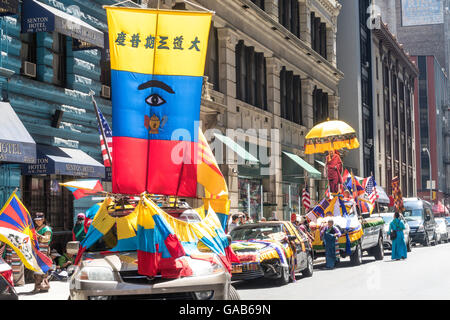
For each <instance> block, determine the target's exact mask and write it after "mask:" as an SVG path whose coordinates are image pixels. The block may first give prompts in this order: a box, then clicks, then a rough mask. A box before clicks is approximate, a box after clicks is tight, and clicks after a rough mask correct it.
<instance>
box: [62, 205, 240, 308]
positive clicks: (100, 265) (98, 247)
mask: <svg viewBox="0 0 450 320" xmlns="http://www.w3.org/2000/svg"><path fill="white" fill-rule="evenodd" d="M172 211H173V210H172ZM171 213H173V214H174V216H175V213H174V212H171ZM183 213H185V214H184V218H183V217H182V218H181V219H182V220H184V221H191V222H192V221H196V216H195V215H193V214H192V212H190V211H189V212H184V211H182V212H178V217H179V216H182V215H183ZM116 227H117V226H116V225H115V226H114V227H113V228H112V229H111V230H110V231H109V232H108V233H106V234H105V235H104V236H103V238H101V239H100V240H99V241H97V243H96V244H94V245H93V246H92V247H91V248H90V249H89V250H88V251H87V252H85V253H84V254H83V256H82V258H81V261H80V263H79V265H78V266H77V268H76V270H75V271H74V274H73V275H72V277H71V279H70V296H69V299H70V300H130V299H133V300H141V299H146V300H147V299H152V300H239V299H240V298H239V294H238V293H237V291H236V290H235V289H234V287H233V286H232V285H231V275H230V273H229V272H228V270H227V269H226V268H225V266H224V265H223V263H222V262H221V260H220V258H219V257H218V256H217V255H216V254H214V253H212V252H211V251H209V252H202V254H204V255H205V259H204V260H203V259H202V260H199V259H193V258H191V257H188V256H183V257H180V258H178V259H176V261H177V262H179V263H182V264H188V265H189V266H190V267H191V269H192V271H193V275H191V276H187V277H180V278H177V279H165V278H163V277H162V276H161V275H157V276H155V277H147V276H144V275H140V274H139V273H138V265H137V259H138V258H137V251H128V252H111V251H109V250H111V249H112V248H114V247H115V246H116V244H117V237H116V236H115V234H116ZM69 244H71V245H73V246H74V247H75V248H74V249H75V250H76V251H78V247H79V243H78V242H69ZM205 248H206V247H205ZM178 260H179V261H178ZM181 260H182V261H181Z"/></svg>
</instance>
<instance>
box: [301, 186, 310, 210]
mask: <svg viewBox="0 0 450 320" xmlns="http://www.w3.org/2000/svg"><path fill="white" fill-rule="evenodd" d="M302 204H303V206H304V207H305V210H306V212H308V211H309V209H310V208H311V197H310V196H309V191H308V185H307V184H305V188H303V191H302Z"/></svg>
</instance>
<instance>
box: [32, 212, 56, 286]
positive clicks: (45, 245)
mask: <svg viewBox="0 0 450 320" xmlns="http://www.w3.org/2000/svg"><path fill="white" fill-rule="evenodd" d="M34 223H35V225H36V227H35V228H36V233H37V238H38V242H39V251H41V252H42V253H43V254H45V255H46V256H48V257H50V242H51V241H52V234H53V231H52V228H50V226H48V225H47V223H46V221H45V216H44V213H43V212H36V214H35V217H34ZM49 289H50V284H49V282H48V274H42V273H37V272H35V273H34V290H33V293H39V292H47V291H48V290H49Z"/></svg>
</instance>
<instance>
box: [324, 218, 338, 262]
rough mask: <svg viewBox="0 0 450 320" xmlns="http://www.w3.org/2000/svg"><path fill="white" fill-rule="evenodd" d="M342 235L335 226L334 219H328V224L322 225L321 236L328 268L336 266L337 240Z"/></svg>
mask: <svg viewBox="0 0 450 320" xmlns="http://www.w3.org/2000/svg"><path fill="white" fill-rule="evenodd" d="M340 236H341V232H340V231H339V229H338V228H336V227H335V226H334V221H333V219H331V218H330V219H328V223H327V225H325V226H323V227H322V230H321V231H320V238H321V239H322V240H323V243H324V245H325V259H326V264H325V268H326V269H334V267H335V266H336V261H337V257H336V241H337V239H339V237H340Z"/></svg>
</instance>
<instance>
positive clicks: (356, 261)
mask: <svg viewBox="0 0 450 320" xmlns="http://www.w3.org/2000/svg"><path fill="white" fill-rule="evenodd" d="M350 261H351V263H352V265H354V266H359V265H361V263H362V248H361V244H360V243H358V244H357V245H356V249H355V252H353V254H352V255H351V256H350Z"/></svg>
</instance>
